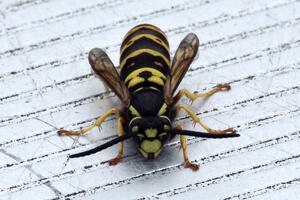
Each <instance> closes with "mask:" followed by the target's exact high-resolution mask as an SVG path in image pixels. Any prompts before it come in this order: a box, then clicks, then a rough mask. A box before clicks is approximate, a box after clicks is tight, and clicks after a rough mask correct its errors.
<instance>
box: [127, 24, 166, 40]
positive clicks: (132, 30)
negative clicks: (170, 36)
mask: <svg viewBox="0 0 300 200" xmlns="http://www.w3.org/2000/svg"><path fill="white" fill-rule="evenodd" d="M143 28H146V29H150V30H153V31H156V32H158V33H160V34H162V35H163V36H164V37H165V38H167V36H166V35H165V33H164V32H162V31H161V30H159V29H158V28H156V27H154V26H150V25H142V26H137V27H135V28H133V29H131V30H130V31H129V32H128V33H127V34H126V35H125V37H124V39H123V41H124V40H126V38H127V37H128V36H129V35H131V34H133V33H134V32H136V31H138V30H140V29H143Z"/></svg>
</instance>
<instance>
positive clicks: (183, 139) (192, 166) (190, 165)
mask: <svg viewBox="0 0 300 200" xmlns="http://www.w3.org/2000/svg"><path fill="white" fill-rule="evenodd" d="M176 128H177V129H180V130H182V127H181V126H180V125H177V126H176ZM180 144H181V148H182V152H183V159H184V167H185V168H190V169H191V170H193V171H197V170H198V169H199V165H197V164H193V163H191V162H190V161H189V158H188V155H187V150H186V149H187V145H186V137H185V136H184V135H180Z"/></svg>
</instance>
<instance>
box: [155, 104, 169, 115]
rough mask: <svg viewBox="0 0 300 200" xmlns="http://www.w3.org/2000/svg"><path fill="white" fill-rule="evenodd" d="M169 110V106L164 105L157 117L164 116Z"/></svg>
mask: <svg viewBox="0 0 300 200" xmlns="http://www.w3.org/2000/svg"><path fill="white" fill-rule="evenodd" d="M167 108H168V106H167V104H166V103H164V104H163V105H162V107H161V108H160V109H159V111H158V113H157V115H158V116H162V115H163V114H165V112H166V111H167Z"/></svg>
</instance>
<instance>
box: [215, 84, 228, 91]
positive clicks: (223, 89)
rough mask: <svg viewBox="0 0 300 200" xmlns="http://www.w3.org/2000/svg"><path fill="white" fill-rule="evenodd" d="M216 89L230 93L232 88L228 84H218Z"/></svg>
mask: <svg viewBox="0 0 300 200" xmlns="http://www.w3.org/2000/svg"><path fill="white" fill-rule="evenodd" d="M216 88H219V90H220V91H228V90H230V89H231V86H230V85H229V84H228V83H224V84H218V85H217V86H216Z"/></svg>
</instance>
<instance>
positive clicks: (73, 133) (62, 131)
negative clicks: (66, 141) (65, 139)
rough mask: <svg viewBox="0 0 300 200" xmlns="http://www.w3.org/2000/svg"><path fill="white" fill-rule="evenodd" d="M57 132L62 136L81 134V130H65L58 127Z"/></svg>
mask: <svg viewBox="0 0 300 200" xmlns="http://www.w3.org/2000/svg"><path fill="white" fill-rule="evenodd" d="M57 134H58V135H59V136H64V135H81V132H80V131H67V130H63V129H60V130H59V131H57Z"/></svg>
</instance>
